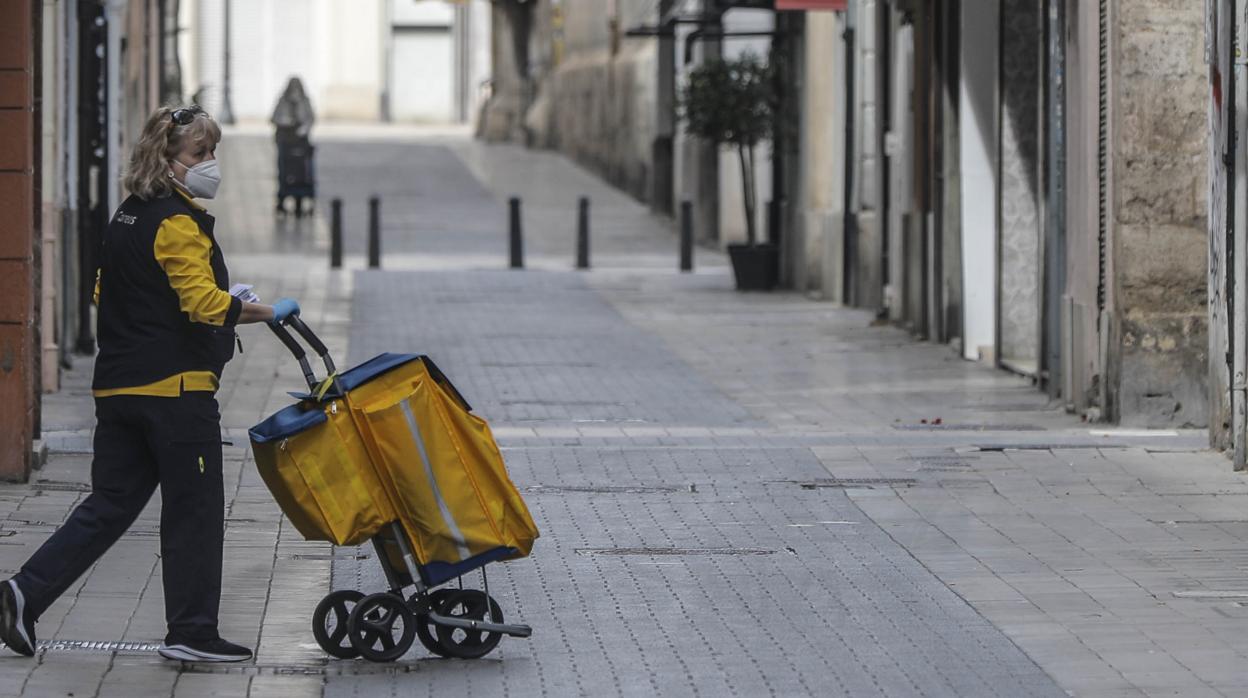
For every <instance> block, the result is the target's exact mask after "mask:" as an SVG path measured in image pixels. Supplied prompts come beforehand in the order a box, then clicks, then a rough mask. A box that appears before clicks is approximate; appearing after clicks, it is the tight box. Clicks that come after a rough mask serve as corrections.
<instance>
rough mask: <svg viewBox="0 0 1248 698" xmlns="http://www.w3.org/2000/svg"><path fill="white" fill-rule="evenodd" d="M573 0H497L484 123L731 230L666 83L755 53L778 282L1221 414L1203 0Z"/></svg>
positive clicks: (1055, 391)
mask: <svg viewBox="0 0 1248 698" xmlns="http://www.w3.org/2000/svg"><path fill="white" fill-rule="evenodd" d="M1229 1H1230V0H1227V4H1229ZM589 5H593V3H588V4H586V5H585V7H584V9H583V10H582V4H580V3H577V4H575V6H573V4H570V3H566V2H558V1H557V0H538V2H533V3H528V2H526V3H515V2H499V3H496V6H495V12H494V22H495V27H496V33H495V35H496V37H503V36H506V37H507V39H508V40H507V41H504V42H501V43H500V42H496V43H495V45H494V50H495V64H496V66H498V70H497V71H496V75H495V81H496V85H497V87H498V89H496V91H495V101H494V102H493V103H492V104H491V106H490V107H489V109H490V110H492V111H493V112H494V114H495V115H497V116H498V118H496V119H495V120H493V121H492V122H491V123H490V124H488V125H490V126H494V127H495V128H491V129H486V130H485V131H484V135H486V136H487V137H492V138H505V139H512V140H518V141H523V142H528V143H530V144H533V145H538V146H543V147H551V148H557V149H559V150H562V151H564V152H567V153H569V154H570V155H571V156H573V157H574V158H576V159H577V160H579V161H581V162H583V163H585V164H587V165H589V166H590V167H591V168H593V169H595V170H597V171H598V172H600V173H602V174H604V176H606V177H607V179H609V180H610V181H612V182H614V183H615V184H617V185H618V186H620V187H621V188H623V189H625V190H627V191H629V192H631V193H633V194H634V195H635V196H637V197H638V198H639V199H642V200H646V201H650V202H651V203H652V204H653V205H654V207H655V208H656V210H659V211H668V212H670V211H672V209H673V202H675V201H679V200H681V199H689V200H691V201H692V202H693V203H694V205H695V209H696V211H697V219H698V227H699V230H700V237H702V238H703V239H706V240H718V241H720V242H721V243H725V244H726V243H729V242H733V241H736V240H738V239H739V238H740V232H739V231H740V229H741V228H743V227H744V226H743V219H741V218H740V215H741V214H739V213H737V210H738V209H739V208H740V207H739V206H738V205H737V202H736V201H735V198H736V197H738V196H739V194H738V193H737V192H738V190H739V182H738V181H736V178H735V177H734V175H733V172H734V170H735V168H732V167H727V166H724V163H721V162H719V159H720V158H722V157H724V156H723V155H722V154H721V155H716V154H714V153H711V154H709V155H708V154H707V153H706V150H707V147H706V145H705V144H696V143H689V142H687V139H684V138H683V136H682V134H681V133H680V129H679V127H678V126H676V125H675V121H674V119H673V117H672V114H673V112H672V108H671V103H672V99H673V96H674V94H675V92H676V86H677V85H679V84H680V81H681V80H682V79H683V73H684V71H685V70H686V69H687V67H688V66H690V65H696V64H697V63H698V62H700V61H705V60H713V59H715V58H716V57H719V56H723V55H731V54H732V53H734V52H736V51H740V50H755V51H758V52H761V53H764V54H766V55H769V56H771V57H773V59H776V60H777V61H778V63H779V65H780V67H781V71H780V72H781V101H780V104H781V112H782V121H783V123H784V126H782V127H781V128H778V129H777V132H776V136H777V138H776V139H774V142H773V145H772V152H771V153H770V155H771V157H769V158H767V160H766V162H765V164H763V165H761V166H760V170H762V172H760V181H762V182H763V184H764V192H763V193H762V196H761V198H763V199H770V200H771V201H773V202H774V206H773V207H772V209H771V210H770V215H768V217H767V220H766V223H767V225H766V226H764V229H768V230H769V231H770V237H771V240H772V241H774V242H777V243H779V245H780V247H781V269H780V276H781V278H782V280H783V283H784V285H785V286H787V287H788V288H791V289H794V290H798V291H802V292H806V293H809V294H812V295H814V296H816V297H820V298H823V299H826V300H829V301H834V302H840V303H844V304H846V305H850V306H854V307H861V308H868V309H871V310H873V311H875V312H876V313H877V315H878V316H879V317H880V318H883V319H887V320H888V321H890V322H892V323H894V324H896V325H898V326H901V327H904V328H907V329H908V330H909V331H910V332H911V333H912V334H913V335H914V336H915V337H916V338H917V339H921V340H927V341H933V342H939V343H943V344H948V345H950V347H951V348H952V350H953V351H956V352H957V353H958V354H959V355H961V356H963V357H964V358H966V359H968V360H973V361H983V362H986V363H989V364H991V365H994V366H997V367H999V368H1001V369H1002V370H1007V371H1012V372H1015V373H1018V374H1020V375H1023V376H1027V377H1029V378H1031V379H1032V380H1034V382H1035V383H1036V385H1037V388H1038V389H1040V390H1044V391H1047V392H1048V393H1049V395H1050V396H1051V397H1052V398H1053V399H1054V400H1055V401H1060V404H1063V405H1065V406H1066V407H1067V408H1068V409H1069V410H1070V411H1072V412H1076V413H1080V414H1083V415H1085V416H1086V417H1087V418H1088V419H1089V420H1092V421H1112V422H1119V423H1123V424H1128V425H1138V426H1148V427H1203V426H1206V425H1208V424H1209V423H1210V418H1211V414H1212V413H1218V411H1219V410H1221V411H1222V412H1225V413H1228V414H1229V410H1230V407H1229V403H1227V404H1226V405H1223V403H1224V402H1226V401H1225V400H1222V399H1220V398H1215V397H1214V392H1211V390H1212V391H1215V392H1217V394H1219V395H1220V394H1222V393H1223V392H1225V391H1222V389H1221V388H1219V387H1217V386H1216V385H1214V386H1212V387H1211V383H1210V378H1211V372H1212V373H1215V374H1216V373H1217V371H1218V368H1217V367H1216V366H1214V367H1212V368H1211V363H1213V364H1217V363H1218V360H1217V359H1216V358H1215V357H1212V356H1211V349H1210V346H1211V345H1210V341H1211V339H1210V317H1211V315H1210V308H1209V293H1210V288H1209V281H1208V271H1209V267H1210V261H1209V259H1208V254H1207V252H1208V245H1207V243H1206V239H1207V237H1208V225H1209V223H1208V208H1209V207H1208V203H1207V202H1208V194H1207V192H1208V177H1209V166H1208V162H1209V156H1210V152H1209V137H1210V132H1209V127H1208V119H1207V115H1208V108H1207V104H1208V99H1207V98H1204V97H1203V95H1204V94H1205V91H1206V90H1207V89H1208V77H1207V75H1208V72H1209V66H1208V65H1207V64H1208V60H1206V55H1205V54H1206V45H1205V44H1206V42H1205V40H1204V39H1203V37H1204V36H1205V31H1204V29H1205V24H1206V12H1205V8H1204V7H1202V6H1201V3H1188V4H1181V3H1180V4H1176V3H1173V2H1166V1H1164V0H1143V1H1141V2H1134V1H1133V2H1125V1H1124V0H1102V1H1101V2H1095V3H1089V2H1078V1H1077V0H1042V1H1041V2H1036V1H1034V0H1032V1H1027V0H845V2H826V1H823V2H813V1H812V2H805V1H802V0H797V1H792V2H790V1H788V0H783V1H782V2H774V3H773V2H757V1H755V2H748V1H737V2H732V1H729V0H704V1H703V2H695V3H666V2H661V3H658V4H657V5H653V4H651V3H644V2H639V3H630V2H628V1H627V0H621V1H619V2H606V0H603V2H601V3H598V5H594V6H593V7H590V6H589ZM634 5H635V6H634ZM648 7H653V8H654V9H653V11H650V12H647V9H646V8H648ZM777 8H779V9H777ZM582 13H584V14H582ZM630 30H631V31H630ZM630 37H631V38H630ZM708 37H714V38H713V39H709V38H708ZM1228 72H1229V71H1228ZM1219 331H1220V332H1222V334H1219V335H1218V336H1220V337H1222V336H1228V335H1229V334H1230V331H1229V330H1216V328H1215V334H1217V332H1219ZM1224 343H1225V342H1224ZM1218 351H1219V350H1218V349H1216V348H1215V349H1214V350H1213V353H1215V354H1217V353H1218ZM1222 354H1223V355H1224V354H1225V351H1223V352H1222ZM1227 370H1228V369H1226V368H1223V369H1222V371H1223V372H1226V371H1227ZM1223 382H1225V381H1223ZM1228 394H1229V393H1228ZM1217 418H1219V419H1220V417H1217ZM1227 429H1228V430H1229V426H1228V427H1227ZM1215 433H1220V431H1219V430H1218V429H1215Z"/></svg>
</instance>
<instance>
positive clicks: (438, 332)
mask: <svg viewBox="0 0 1248 698" xmlns="http://www.w3.org/2000/svg"><path fill="white" fill-rule="evenodd" d="M400 298H402V299H405V302H403V303H395V302H392V301H391V300H389V299H400ZM355 307H356V313H355V322H354V323H353V327H352V334H351V351H352V354H353V355H354V358H355V359H357V360H361V359H364V358H365V357H367V356H370V355H372V354H375V353H378V352H381V351H385V350H389V351H413V352H425V353H428V354H430V355H431V356H433V357H434V358H435V360H437V361H438V362H439V365H440V366H441V367H442V368H443V369H444V370H445V371H447V372H448V375H450V376H452V377H453V380H455V381H457V384H458V387H459V388H460V389H461V390H462V391H463V392H464V393H465V396H466V397H467V399H468V400H469V402H472V403H474V404H475V405H476V408H477V411H478V413H479V414H481V415H484V416H486V417H487V418H489V419H492V420H494V422H495V423H496V424H497V426H498V427H499V428H500V429H501V430H504V431H503V432H501V433H505V434H511V435H512V438H508V439H506V440H505V441H504V448H505V451H504V455H505V456H506V457H507V460H508V463H509V467H510V470H511V473H512V477H513V479H514V480H515V481H516V482H517V484H518V485H519V486H520V487H522V488H524V490H525V493H526V497H527V499H528V501H529V503H530V506H531V507H532V510H533V514H534V517H535V519H536V520H537V522H538V526H539V528H541V529H542V530H543V531H544V537H543V539H542V540H539V541H538V545H537V548H536V553H535V555H534V556H533V557H532V558H531V559H529V560H525V561H522V562H516V563H511V564H508V565H500V566H498V567H499V569H498V571H497V572H496V580H497V578H498V577H501V578H502V580H503V581H502V584H501V585H500V584H498V583H497V581H496V584H495V585H494V586H493V587H492V588H494V589H500V588H501V593H499V596H500V597H502V599H503V604H504V606H505V607H506V609H507V610H506V611H505V612H511V613H515V614H516V616H517V617H518V618H521V619H523V620H524V621H525V622H527V623H531V624H533V625H534V626H535V634H534V636H533V638H531V639H529V640H525V641H516V640H510V641H506V644H505V645H504V646H503V647H502V648H501V649H500V650H499V651H498V652H497V653H496V654H495V655H494V656H493V657H494V658H493V659H492V660H490V661H487V662H477V663H472V662H446V661H428V662H422V666H421V669H422V673H425V674H426V677H424V678H423V680H413V679H414V678H415V677H407V676H399V677H372V679H371V680H369V681H359V680H357V679H355V678H350V679H346V678H341V679H339V678H330V679H329V680H328V683H327V694H328V695H360V696H363V695H373V694H374V692H376V691H377V690H378V689H379V688H380V686H382V685H386V686H388V687H389V690H392V691H393V692H394V693H395V694H399V693H401V694H403V695H414V694H421V695H425V694H427V695H431V696H432V695H441V694H444V693H446V692H448V691H454V690H456V689H463V688H467V687H469V686H471V687H472V688H473V689H475V690H484V691H485V692H486V693H489V694H503V693H506V694H512V695H539V694H541V695H600V694H616V695H654V694H663V695H715V696H718V695H846V696H865V695H946V696H971V695H983V696H987V695H1018V696H1023V695H1061V691H1060V690H1059V689H1058V688H1057V687H1056V685H1055V684H1053V683H1052V681H1051V680H1050V679H1049V678H1048V677H1047V676H1045V674H1044V673H1043V672H1042V671H1041V670H1040V669H1039V668H1038V667H1037V666H1036V665H1035V664H1034V663H1033V662H1032V661H1031V660H1030V659H1028V658H1027V657H1026V656H1025V655H1024V654H1023V653H1022V652H1020V651H1019V650H1018V648H1017V647H1016V646H1015V645H1014V644H1013V643H1011V642H1010V641H1009V640H1008V639H1007V638H1006V637H1005V636H1004V635H1002V634H1001V633H1000V632H998V631H997V630H996V629H994V628H993V627H992V626H991V625H990V624H988V623H987V622H986V621H984V619H983V618H982V617H981V616H979V614H977V613H976V612H975V611H974V610H973V609H972V608H971V607H969V606H968V605H967V604H966V603H965V602H964V601H962V600H961V599H959V598H958V597H957V595H956V594H953V593H952V592H950V591H949V589H948V588H946V587H945V586H944V585H943V584H941V583H940V582H939V581H938V580H937V579H936V578H935V577H933V576H932V575H931V574H930V573H929V572H928V571H927V570H925V569H924V568H923V567H922V566H921V565H919V564H918V563H916V562H915V561H914V559H913V558H911V557H910V556H909V555H908V554H906V552H905V550H904V549H903V548H901V547H900V546H898V545H897V544H896V543H895V542H894V541H893V540H891V539H890V538H889V536H888V535H887V534H886V533H885V532H884V531H883V530H882V529H880V528H879V527H877V526H875V525H874V524H872V523H871V522H870V521H869V520H868V519H866V517H865V516H863V514H862V512H861V510H859V509H858V507H857V506H855V505H854V503H853V502H852V501H851V500H850V499H849V498H848V497H847V496H846V494H845V491H844V490H843V489H840V488H825V487H817V486H804V485H803V483H806V485H810V483H818V482H819V481H820V480H821V479H824V478H826V477H827V472H826V471H825V470H824V469H823V468H822V467H821V465H820V463H819V459H818V458H817V457H816V456H815V454H814V453H813V452H812V451H811V450H810V449H809V448H802V447H784V446H780V447H773V448H757V447H756V446H755V445H754V444H752V443H751V440H750V439H749V438H748V437H746V438H743V437H741V436H736V437H735V438H734V436H733V435H734V434H738V433H740V432H738V431H737V430H739V429H741V428H743V427H744V428H760V427H763V426H764V425H765V423H764V422H763V421H761V420H758V419H756V418H751V417H750V416H749V415H748V414H747V413H746V411H745V410H744V409H743V408H742V407H741V406H739V405H737V404H735V403H734V402H733V401H732V400H731V399H730V398H728V397H727V396H726V395H724V394H723V393H721V392H719V391H718V390H716V389H715V388H714V387H713V386H711V385H710V384H708V383H707V382H706V381H705V380H703V379H702V378H701V377H700V376H698V375H697V374H696V373H693V372H691V371H690V370H689V367H688V366H686V365H685V364H684V363H683V362H681V361H680V360H679V359H677V358H676V357H675V356H674V355H672V354H671V353H670V351H669V350H668V349H666V348H665V347H663V346H662V344H661V343H660V342H659V341H658V339H657V338H656V337H655V336H653V335H650V334H649V333H646V332H643V331H640V330H638V329H637V328H636V327H634V326H632V325H630V324H629V323H628V322H627V321H626V320H625V319H624V318H623V317H622V316H621V315H619V314H618V313H617V312H616V311H615V310H614V309H613V308H611V306H610V305H609V304H608V303H607V302H606V301H605V300H603V297H602V295H601V294H600V293H599V292H598V291H595V290H594V289H592V288H590V287H589V286H587V285H586V284H585V282H584V280H582V279H581V278H579V277H577V276H576V275H575V274H572V273H569V272H544V273H537V274H533V273H511V272H467V271H455V272H406V273H404V272H390V273H367V272H366V273H362V274H361V276H359V277H357V280H356V296H355ZM682 428H687V429H699V428H700V429H703V430H705V433H706V434H707V435H709V436H711V437H713V442H712V443H705V441H704V440H702V439H698V438H696V437H694V438H692V439H689V438H685V437H681V436H679V434H680V430H681V429H682ZM517 430H527V432H531V433H532V434H533V437H534V438H532V439H526V438H519V439H516V438H514V437H515V436H516V435H517V434H518V431H517ZM669 430H670V431H669ZM720 434H723V437H722V438H723V441H722V442H719V441H718V438H715V437H719V436H720ZM366 556H367V554H366V553H364V554H360V555H354V556H347V557H346V559H344V560H342V561H341V562H339V563H336V567H335V582H336V583H337V585H338V586H348V587H355V588H359V587H360V586H364V587H365V588H366V589H369V590H377V589H380V588H382V587H383V582H382V579H381V578H380V573H379V572H378V571H377V570H376V561H375V560H372V559H365V560H359V559H358V558H360V557H366ZM352 567H359V568H361V569H359V570H351V569H350V568H352ZM353 572H354V573H353ZM423 654H424V651H423V650H421V651H420V652H419V653H415V652H414V653H413V655H414V656H421V655H423ZM426 666H427V667H428V668H427V669H426V668H425V667H426Z"/></svg>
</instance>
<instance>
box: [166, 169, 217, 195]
mask: <svg viewBox="0 0 1248 698" xmlns="http://www.w3.org/2000/svg"><path fill="white" fill-rule="evenodd" d="M174 162H177V163H178V164H179V165H182V163H181V162H178V161H177V160H174ZM182 167H183V168H184V169H185V170H186V185H185V186H186V190H187V191H188V192H190V194H191V196H193V197H195V198H196V199H211V198H213V197H215V196H216V195H217V188H218V187H220V186H221V168H220V167H219V166H218V165H217V161H216V160H215V159H213V160H205V161H203V162H201V163H199V164H198V165H196V166H194V167H187V166H186V165H182Z"/></svg>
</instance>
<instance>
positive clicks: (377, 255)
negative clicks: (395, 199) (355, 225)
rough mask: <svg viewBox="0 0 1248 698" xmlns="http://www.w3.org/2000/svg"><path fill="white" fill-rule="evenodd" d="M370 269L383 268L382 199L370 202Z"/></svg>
mask: <svg viewBox="0 0 1248 698" xmlns="http://www.w3.org/2000/svg"><path fill="white" fill-rule="evenodd" d="M368 268H369V269H380V268H381V199H379V198H377V197H375V196H374V197H370V198H369V200H368Z"/></svg>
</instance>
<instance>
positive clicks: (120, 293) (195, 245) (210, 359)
mask: <svg viewBox="0 0 1248 698" xmlns="http://www.w3.org/2000/svg"><path fill="white" fill-rule="evenodd" d="M213 225H214V219H213V217H212V216H210V215H209V214H208V212H207V211H205V210H204V209H203V208H201V207H200V206H198V205H197V204H195V203H194V202H193V201H191V200H190V199H189V198H187V197H186V196H185V195H184V194H183V193H182V192H180V191H179V192H176V193H175V194H172V195H170V196H166V197H162V198H158V199H151V200H147V201H144V200H143V199H140V198H138V197H136V196H131V197H129V198H128V199H126V200H125V201H124V202H123V203H122V204H121V206H120V207H119V208H118V209H117V213H116V214H114V216H113V219H112V221H111V222H110V223H109V224H108V227H107V228H106V229H105V230H104V239H103V241H102V244H101V247H100V250H101V251H100V254H101V257H100V265H99V266H100V271H99V282H98V284H97V286H96V294H97V296H96V303H97V305H98V306H99V328H98V329H97V331H96V334H97V336H98V338H99V344H100V353H99V357H98V358H97V359H96V362H95V380H94V382H93V384H92V389H93V391H94V393H95V395H96V397H108V396H111V395H153V396H160V397H174V396H177V395H179V394H181V393H182V392H183V391H215V390H216V389H217V385H218V382H219V380H220V377H221V371H222V370H224V368H225V364H226V363H227V362H228V361H229V360H230V359H231V358H232V357H233V356H234V343H235V341H236V340H235V334H234V326H235V324H237V322H238V316H239V314H240V313H241V312H242V302H241V301H239V300H238V299H237V298H234V297H233V296H231V295H230V294H229V292H228V290H227V289H229V287H230V273H229V270H228V269H227V268H226V266H225V258H224V257H223V256H222V254H221V250H220V248H219V247H218V246H217V243H216V238H214V237H213Z"/></svg>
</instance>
